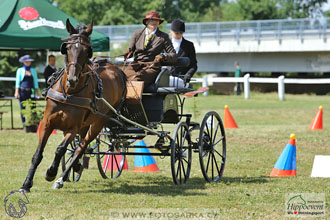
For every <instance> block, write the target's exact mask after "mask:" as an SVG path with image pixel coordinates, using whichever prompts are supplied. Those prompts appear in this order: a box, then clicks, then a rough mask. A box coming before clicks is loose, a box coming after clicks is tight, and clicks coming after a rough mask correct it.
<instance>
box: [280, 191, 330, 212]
mask: <svg viewBox="0 0 330 220" xmlns="http://www.w3.org/2000/svg"><path fill="white" fill-rule="evenodd" d="M285 201H286V202H285V206H286V215H287V216H290V217H307V216H308V217H319V216H324V215H325V195H324V193H299V194H293V193H291V194H287V195H286V200H285Z"/></svg>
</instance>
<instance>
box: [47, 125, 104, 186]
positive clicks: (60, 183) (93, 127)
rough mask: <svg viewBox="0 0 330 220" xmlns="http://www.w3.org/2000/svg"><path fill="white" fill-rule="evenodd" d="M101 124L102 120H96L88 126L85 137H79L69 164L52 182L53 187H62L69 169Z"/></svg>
mask: <svg viewBox="0 0 330 220" xmlns="http://www.w3.org/2000/svg"><path fill="white" fill-rule="evenodd" d="M103 126H104V122H103V121H98V122H97V123H95V124H93V125H91V126H90V127H89V130H88V132H87V135H86V137H85V138H82V139H81V141H80V143H79V146H78V147H77V148H76V150H75V152H74V155H73V158H72V160H71V162H70V164H69V165H68V166H67V167H66V169H65V171H64V172H63V173H62V174H61V176H60V178H58V180H56V182H55V183H54V184H53V187H52V188H53V189H60V188H62V187H63V185H64V181H65V180H67V179H68V176H69V171H70V169H71V168H72V167H73V166H74V165H75V164H76V163H77V162H78V161H79V159H80V158H81V156H82V155H83V154H84V152H85V150H86V148H87V146H88V144H89V143H90V142H91V141H92V140H94V139H95V138H96V136H97V135H98V134H99V132H100V131H101V130H102V128H103Z"/></svg>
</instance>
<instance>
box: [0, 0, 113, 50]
mask: <svg viewBox="0 0 330 220" xmlns="http://www.w3.org/2000/svg"><path fill="white" fill-rule="evenodd" d="M67 18H69V19H70V22H71V24H72V25H74V26H76V25H78V24H79V23H80V22H79V21H77V20H76V19H74V18H73V17H71V16H69V15H67V14H66V13H64V12H63V11H61V10H59V9H58V8H57V7H55V6H53V5H52V4H51V3H49V2H48V1H47V0H1V1H0V48H1V49H8V50H19V49H27V50H52V51H58V50H59V49H60V45H61V43H62V42H63V41H62V40H61V38H63V37H68V35H69V34H68V32H67V31H66V28H65V21H66V19H67ZM91 39H92V44H93V49H94V51H109V38H108V37H107V36H106V35H104V34H101V33H99V32H97V31H95V30H94V31H93V33H92V36H91Z"/></svg>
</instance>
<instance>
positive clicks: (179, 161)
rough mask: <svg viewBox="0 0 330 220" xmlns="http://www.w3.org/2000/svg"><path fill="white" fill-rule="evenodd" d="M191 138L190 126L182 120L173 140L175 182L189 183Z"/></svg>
mask: <svg viewBox="0 0 330 220" xmlns="http://www.w3.org/2000/svg"><path fill="white" fill-rule="evenodd" d="M191 153H192V150H191V139H190V133H189V129H188V126H187V124H186V123H185V122H180V123H179V124H178V125H177V126H176V128H175V131H174V134H173V139H172V141H171V170H172V177H173V181H174V183H175V184H184V183H187V181H188V179H189V175H190V168H191Z"/></svg>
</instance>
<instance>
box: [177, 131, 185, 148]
mask: <svg viewBox="0 0 330 220" xmlns="http://www.w3.org/2000/svg"><path fill="white" fill-rule="evenodd" d="M183 128H184V127H183V126H181V128H180V142H179V143H178V144H179V148H181V146H182V139H183V138H182V137H183ZM180 144H181V145H180Z"/></svg>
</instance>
